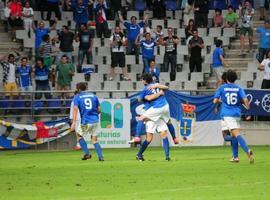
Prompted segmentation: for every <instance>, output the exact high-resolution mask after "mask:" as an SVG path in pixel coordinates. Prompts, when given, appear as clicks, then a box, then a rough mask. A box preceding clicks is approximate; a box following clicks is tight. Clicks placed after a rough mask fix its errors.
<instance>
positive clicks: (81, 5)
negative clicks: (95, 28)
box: [71, 0, 89, 31]
mask: <svg viewBox="0 0 270 200" xmlns="http://www.w3.org/2000/svg"><path fill="white" fill-rule="evenodd" d="M71 6H72V8H73V11H74V21H75V22H76V31H78V30H79V29H80V26H81V24H87V23H88V17H89V14H88V0H73V1H71Z"/></svg>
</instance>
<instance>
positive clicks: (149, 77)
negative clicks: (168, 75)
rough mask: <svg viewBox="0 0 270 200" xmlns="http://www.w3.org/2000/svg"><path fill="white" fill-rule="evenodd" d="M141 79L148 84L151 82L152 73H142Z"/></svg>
mask: <svg viewBox="0 0 270 200" xmlns="http://www.w3.org/2000/svg"><path fill="white" fill-rule="evenodd" d="M142 80H144V81H145V82H146V83H147V84H150V83H152V82H153V76H152V74H142Z"/></svg>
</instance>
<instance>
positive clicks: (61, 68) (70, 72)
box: [56, 55, 74, 99]
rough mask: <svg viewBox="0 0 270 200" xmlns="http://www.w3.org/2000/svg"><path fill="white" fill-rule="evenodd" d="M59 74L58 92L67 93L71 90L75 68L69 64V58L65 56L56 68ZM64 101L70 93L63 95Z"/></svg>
mask: <svg viewBox="0 0 270 200" xmlns="http://www.w3.org/2000/svg"><path fill="white" fill-rule="evenodd" d="M56 72H57V90H60V91H65V90H70V88H71V81H72V76H74V66H73V64H72V63H69V62H68V57H67V56H66V55H63V56H62V58H61V62H60V63H59V64H58V65H57V67H56ZM61 96H62V98H63V99H66V98H68V96H69V94H68V93H65V92H64V93H62V94H61Z"/></svg>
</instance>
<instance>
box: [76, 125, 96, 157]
mask: <svg viewBox="0 0 270 200" xmlns="http://www.w3.org/2000/svg"><path fill="white" fill-rule="evenodd" d="M77 132H78V134H77V138H78V142H79V144H80V146H81V148H82V150H83V152H84V156H83V157H82V160H87V159H90V158H91V157H92V156H91V153H90V151H89V149H88V146H87V143H86V141H85V139H84V137H83V136H84V135H87V127H86V126H85V125H81V126H79V128H78V131H77Z"/></svg>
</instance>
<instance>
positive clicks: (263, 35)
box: [256, 27, 270, 49]
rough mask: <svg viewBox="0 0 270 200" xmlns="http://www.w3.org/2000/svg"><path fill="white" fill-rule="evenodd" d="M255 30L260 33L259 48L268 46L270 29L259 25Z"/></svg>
mask: <svg viewBox="0 0 270 200" xmlns="http://www.w3.org/2000/svg"><path fill="white" fill-rule="evenodd" d="M256 32H257V33H259V34H260V44H259V47H260V48H265V49H268V48H270V29H266V28H264V27H259V28H257V29H256Z"/></svg>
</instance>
